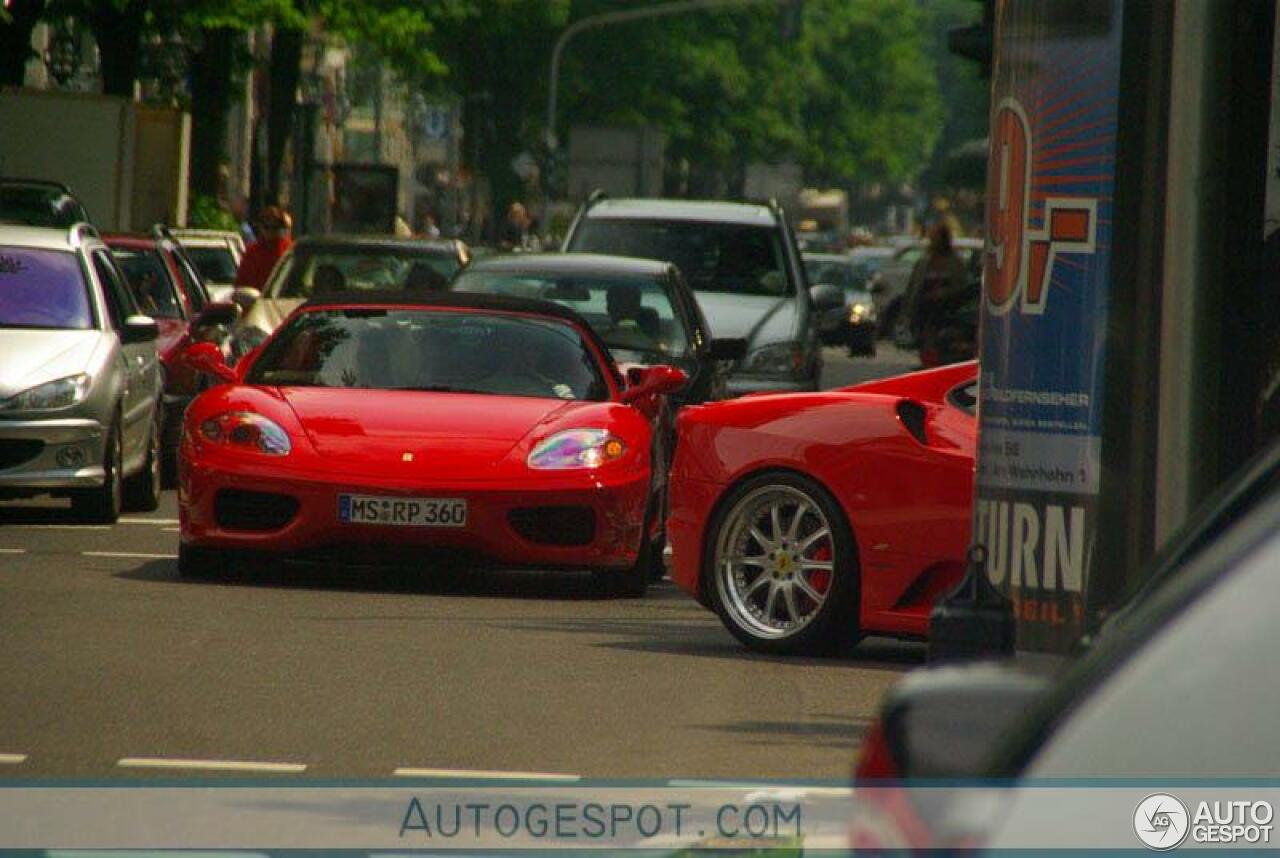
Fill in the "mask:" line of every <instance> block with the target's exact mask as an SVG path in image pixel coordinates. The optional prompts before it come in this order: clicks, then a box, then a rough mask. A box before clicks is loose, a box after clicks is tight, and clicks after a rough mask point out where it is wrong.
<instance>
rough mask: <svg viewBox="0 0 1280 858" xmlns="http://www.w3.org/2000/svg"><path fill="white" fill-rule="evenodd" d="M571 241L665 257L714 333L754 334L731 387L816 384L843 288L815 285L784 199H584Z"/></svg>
mask: <svg viewBox="0 0 1280 858" xmlns="http://www.w3.org/2000/svg"><path fill="white" fill-rule="evenodd" d="M564 249H565V250H566V251H568V252H573V253H605V254H614V255H619V256H633V257H641V258H645V259H659V260H662V261H664V262H670V263H672V264H674V265H676V266H677V267H678V268H679V269H680V271H681V272H682V273H683V274H684V276H685V278H686V279H687V280H688V281H689V285H690V286H692V287H693V291H694V295H695V296H696V297H697V299H698V304H699V305H700V306H701V307H702V312H703V315H705V316H706V319H707V322H708V323H709V324H710V325H711V331H712V333H713V334H714V335H715V336H716V337H724V338H735V339H737V338H742V339H745V340H747V348H748V351H747V355H746V357H744V358H743V359H742V360H741V361H739V362H738V363H737V365H736V366H735V367H734V368H733V373H732V375H731V376H730V377H729V391H730V393H733V394H742V393H753V392H761V391H805V390H817V389H818V379H819V375H820V374H821V370H822V350H821V348H820V347H819V342H818V318H819V315H820V314H821V313H823V312H825V311H827V310H833V309H835V308H836V307H837V306H842V305H843V303H844V295H843V293H841V292H840V290H838V289H835V288H831V287H814V289H812V290H810V289H809V287H808V281H807V279H806V278H805V274H804V267H803V266H802V265H801V263H800V253H799V250H798V249H797V247H796V242H795V237H794V235H793V234H792V231H791V228H790V226H789V225H788V223H787V219H786V216H785V214H784V213H783V211H782V210H781V209H780V208H778V207H777V206H773V205H770V206H758V205H747V204H743V203H723V202H700V201H691V200H641V199H619V200H611V199H608V198H606V197H603V196H601V195H598V194H597V195H593V197H592V198H591V199H590V200H589V201H588V202H587V203H586V204H585V205H584V206H583V208H582V209H581V210H580V211H579V212H578V215H577V217H576V218H575V219H574V221H573V224H572V225H571V226H570V228H569V233H568V235H567V236H566V238H565V242H564Z"/></svg>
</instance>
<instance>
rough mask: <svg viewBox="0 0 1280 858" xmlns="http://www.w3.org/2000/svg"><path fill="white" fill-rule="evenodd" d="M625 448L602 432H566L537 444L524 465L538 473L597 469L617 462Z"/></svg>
mask: <svg viewBox="0 0 1280 858" xmlns="http://www.w3.org/2000/svg"><path fill="white" fill-rule="evenodd" d="M626 452H627V445H626V444H624V443H623V442H622V439H620V438H616V437H614V436H613V435H611V434H609V433H608V432H607V431H605V430H604V429H569V430H566V431H564V432H557V433H556V434H554V435H552V436H551V437H550V438H547V439H545V440H544V441H542V442H540V443H539V444H538V445H537V446H536V447H534V448H533V452H531V453H530V454H529V460H528V465H529V467H530V468H536V469H538V470H560V469H565V468H598V467H600V466H601V465H605V464H608V463H609V462H614V461H617V460H618V459H621V458H622V457H623V456H624V455H625V454H626Z"/></svg>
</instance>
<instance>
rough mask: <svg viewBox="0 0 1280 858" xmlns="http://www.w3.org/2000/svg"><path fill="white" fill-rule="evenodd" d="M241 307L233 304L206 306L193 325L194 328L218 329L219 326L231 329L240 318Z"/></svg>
mask: <svg viewBox="0 0 1280 858" xmlns="http://www.w3.org/2000/svg"><path fill="white" fill-rule="evenodd" d="M240 313H241V309H240V305H239V304H231V303H221V302H220V303H214V304H206V305H205V307H204V309H203V310H201V311H200V315H198V316H196V318H195V321H193V322H192V323H191V327H192V328H196V329H199V328H216V327H217V326H218V325H224V326H227V327H230V326H231V325H234V324H235V323H236V320H237V319H239V318H240Z"/></svg>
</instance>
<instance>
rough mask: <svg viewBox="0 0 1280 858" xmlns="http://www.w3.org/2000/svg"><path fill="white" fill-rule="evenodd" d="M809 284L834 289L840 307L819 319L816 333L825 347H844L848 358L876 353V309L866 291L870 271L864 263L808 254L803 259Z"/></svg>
mask: <svg viewBox="0 0 1280 858" xmlns="http://www.w3.org/2000/svg"><path fill="white" fill-rule="evenodd" d="M802 258H803V259H804V270H805V272H806V273H808V275H809V282H810V283H814V284H824V285H827V286H834V287H836V288H837V289H839V290H840V291H841V292H843V293H844V304H843V305H841V306H840V307H837V308H835V309H834V310H830V311H828V312H826V313H824V314H823V315H822V319H821V321H820V322H819V324H818V330H819V333H820V335H821V337H822V341H823V342H824V343H826V344H827V345H835V344H837V343H839V344H843V345H845V346H848V348H849V354H851V355H870V356H874V355H875V353H876V321H877V320H876V308H875V302H874V301H873V300H872V298H871V293H870V292H869V291H868V290H867V280H868V279H869V277H870V271H869V269H868V266H867V265H866V262H865V261H864V260H859V259H855V258H854V257H852V256H849V255H848V254H845V253H808V252H806V253H805V254H804V255H803V257H802Z"/></svg>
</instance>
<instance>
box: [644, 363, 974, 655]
mask: <svg viewBox="0 0 1280 858" xmlns="http://www.w3.org/2000/svg"><path fill="white" fill-rule="evenodd" d="M976 385H977V382H976V364H974V363H972V362H969V363H964V364H957V365H954V366H948V367H944V368H942V369H937V370H930V371H928V372H918V373H913V374H911V375H905V376H900V377H898V378H893V379H886V380H884V381H877V382H873V383H870V384H863V385H859V386H857V387H851V388H845V389H843V390H833V391H828V392H825V393H806V394H787V395H773V396H752V397H746V398H743V399H738V400H734V401H731V402H721V403H715V404H713V405H706V406H701V407H694V408H686V409H685V410H683V411H682V412H681V413H680V417H679V419H678V421H677V434H678V440H677V443H676V456H675V462H674V465H673V468H672V473H671V500H672V504H671V512H670V517H669V518H668V520H667V538H668V540H669V541H670V544H671V549H672V577H673V578H674V579H675V581H676V583H677V584H679V585H680V586H681V587H683V588H684V589H685V590H688V591H689V592H691V593H693V594H694V595H695V596H697V598H698V599H699V600H700V601H701V602H702V603H703V604H704V605H707V606H708V607H711V608H714V609H715V611H716V612H717V613H719V615H720V618H721V620H722V621H723V622H724V624H725V626H726V627H728V629H729V631H731V632H733V634H734V635H735V636H736V637H737V638H738V639H739V640H740V641H742V642H743V643H745V644H747V645H748V646H750V647H753V648H755V649H759V650H763V651H767V652H776V653H783V652H810V651H815V650H820V649H825V648H829V647H832V646H838V645H840V644H842V643H845V642H848V641H852V640H857V638H858V637H859V636H860V635H863V634H868V633H882V634H889V635H898V636H922V635H924V634H926V633H927V631H928V623H929V611H930V609H931V607H932V605H933V602H934V601H935V599H937V597H938V596H939V595H941V594H942V593H944V592H946V591H947V590H948V589H950V588H952V587H953V586H954V585H955V584H956V583H957V582H958V581H959V578H960V575H961V573H962V571H963V564H964V554H965V548H966V546H967V545H968V542H969V536H970V532H971V528H970V512H971V509H972V502H973V501H972V494H973V456H974V445H975V439H976V434H977V427H976V422H975V416H974V411H975V405H976Z"/></svg>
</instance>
